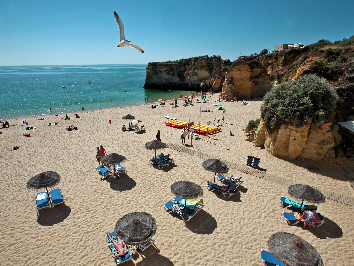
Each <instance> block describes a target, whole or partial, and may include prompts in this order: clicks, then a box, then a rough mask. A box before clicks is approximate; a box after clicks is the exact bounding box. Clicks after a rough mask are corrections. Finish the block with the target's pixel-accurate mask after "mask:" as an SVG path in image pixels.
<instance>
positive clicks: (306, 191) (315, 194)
mask: <svg viewBox="0 0 354 266" xmlns="http://www.w3.org/2000/svg"><path fill="white" fill-rule="evenodd" d="M288 192H289V194H290V195H293V196H294V197H296V198H299V199H302V200H307V201H309V202H324V201H325V196H324V195H323V194H322V193H321V192H320V191H319V190H317V189H315V188H313V187H311V186H309V185H301V184H296V185H291V186H290V187H289V188H288Z"/></svg>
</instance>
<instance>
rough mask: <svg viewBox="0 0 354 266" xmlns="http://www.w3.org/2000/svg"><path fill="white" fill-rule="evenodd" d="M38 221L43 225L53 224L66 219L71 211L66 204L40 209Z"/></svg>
mask: <svg viewBox="0 0 354 266" xmlns="http://www.w3.org/2000/svg"><path fill="white" fill-rule="evenodd" d="M38 212H39V215H38V217H37V222H38V223H39V224H40V225H43V226H53V225H55V224H58V223H60V222H62V221H64V220H65V219H66V218H67V217H68V216H69V215H70V212H71V209H70V207H69V206H66V205H65V204H59V205H56V206H55V207H54V208H46V209H41V210H39V211H38Z"/></svg>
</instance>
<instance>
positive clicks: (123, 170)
mask: <svg viewBox="0 0 354 266" xmlns="http://www.w3.org/2000/svg"><path fill="white" fill-rule="evenodd" d="M114 171H115V172H116V174H117V175H118V176H119V175H120V174H125V173H127V169H126V167H124V166H121V165H120V164H119V163H118V164H115V165H114Z"/></svg>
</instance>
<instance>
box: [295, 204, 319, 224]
mask: <svg viewBox="0 0 354 266" xmlns="http://www.w3.org/2000/svg"><path fill="white" fill-rule="evenodd" d="M295 218H296V220H299V221H301V222H304V228H306V225H308V226H309V228H310V227H311V226H314V225H315V224H316V223H318V222H321V219H319V217H318V216H317V214H316V213H314V212H313V211H310V208H309V206H307V205H306V206H305V207H304V213H303V214H302V215H301V216H300V215H296V216H295Z"/></svg>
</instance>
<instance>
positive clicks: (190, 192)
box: [171, 181, 203, 199]
mask: <svg viewBox="0 0 354 266" xmlns="http://www.w3.org/2000/svg"><path fill="white" fill-rule="evenodd" d="M171 192H172V193H173V194H175V195H176V196H177V197H180V198H182V199H194V198H198V197H200V196H202V195H203V189H202V187H201V186H199V185H198V184H195V183H193V182H190V181H178V182H175V183H173V184H172V186H171Z"/></svg>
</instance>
